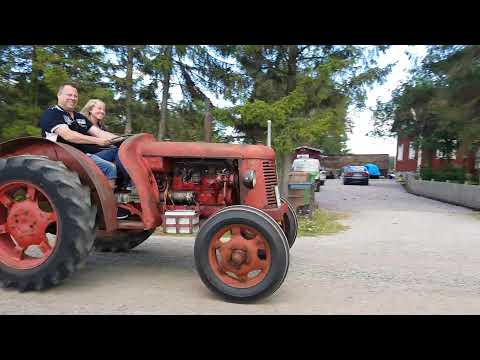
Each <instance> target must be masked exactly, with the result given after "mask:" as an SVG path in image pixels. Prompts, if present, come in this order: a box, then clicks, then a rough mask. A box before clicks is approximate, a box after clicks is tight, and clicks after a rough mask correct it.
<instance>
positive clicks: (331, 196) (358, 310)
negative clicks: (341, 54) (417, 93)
mask: <svg viewBox="0 0 480 360" xmlns="http://www.w3.org/2000/svg"><path fill="white" fill-rule="evenodd" d="M317 201H318V203H319V205H320V207H323V208H327V209H331V210H337V211H343V212H345V211H346V212H349V213H350V214H351V215H350V218H349V219H348V220H345V221H344V223H345V224H347V225H349V226H350V229H349V230H347V231H345V232H342V233H339V234H336V235H333V236H321V237H316V238H313V237H302V238H299V239H297V242H296V244H295V245H294V247H293V248H292V250H291V262H290V270H289V273H288V275H287V278H286V279H285V282H284V283H283V285H282V286H281V288H280V289H279V290H278V291H277V292H276V293H275V294H274V295H273V296H271V297H269V298H267V299H265V300H263V301H261V302H259V303H255V304H248V305H238V304H230V303H227V302H224V301H222V300H221V299H218V298H217V297H215V296H214V295H213V294H211V293H210V291H209V290H208V289H207V288H206V287H205V286H204V285H203V284H202V282H201V281H200V279H199V278H198V276H197V274H196V272H195V268H194V260H193V244H194V239H193V237H188V238H185V237H182V238H175V237H169V238H160V237H153V238H152V239H149V240H148V241H147V242H146V243H144V244H143V245H141V246H139V247H138V248H137V249H135V250H134V251H131V252H130V253H126V254H104V253H95V254H94V255H93V256H92V257H91V258H90V260H89V261H88V263H87V266H86V267H85V268H84V269H82V270H80V271H79V272H77V273H76V274H75V275H74V276H72V277H71V278H69V279H67V281H65V282H64V283H63V284H62V285H61V286H58V287H56V288H53V289H50V290H47V291H43V292H28V293H17V292H16V291H14V290H5V289H2V290H0V314H464V313H480V290H479V283H480V231H479V228H480V220H479V219H477V218H475V217H474V216H473V215H472V214H473V212H472V211H470V210H468V209H465V208H461V207H458V206H452V205H448V204H443V203H440V202H437V201H434V200H429V199H425V198H421V197H416V196H414V195H411V194H408V193H406V192H405V191H404V190H403V188H402V187H401V186H400V185H398V184H396V183H395V182H394V181H391V180H372V181H371V183H370V185H369V186H368V187H367V186H355V185H349V186H344V185H342V184H340V182H339V181H338V180H327V182H326V185H325V186H324V187H322V190H321V191H320V193H318V194H317Z"/></svg>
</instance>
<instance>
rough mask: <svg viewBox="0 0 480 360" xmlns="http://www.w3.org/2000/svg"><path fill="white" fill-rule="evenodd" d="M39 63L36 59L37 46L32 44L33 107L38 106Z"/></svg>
mask: <svg viewBox="0 0 480 360" xmlns="http://www.w3.org/2000/svg"><path fill="white" fill-rule="evenodd" d="M38 70H39V64H38V60H37V46H36V45H33V46H32V74H31V78H30V80H31V86H32V87H31V103H32V105H33V106H34V107H37V106H38V77H39V74H38V73H39V71H38Z"/></svg>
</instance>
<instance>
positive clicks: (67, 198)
mask: <svg viewBox="0 0 480 360" xmlns="http://www.w3.org/2000/svg"><path fill="white" fill-rule="evenodd" d="M119 144H120V145H119V156H120V159H121V161H122V163H123V165H124V167H125V169H126V170H127V172H128V174H129V175H130V177H131V180H132V183H133V185H134V187H133V189H132V190H128V189H127V188H125V187H123V188H122V187H119V188H117V190H115V192H114V191H112V188H111V186H110V185H109V183H108V180H107V178H106V177H105V176H104V175H103V173H102V172H101V171H100V170H99V169H98V168H97V167H96V165H95V164H94V163H93V161H92V160H91V159H90V158H89V157H88V156H86V155H85V154H83V153H82V152H80V151H79V150H77V149H75V148H73V147H71V146H69V145H66V144H63V143H55V142H51V141H49V140H45V139H42V138H36V137H27V138H20V139H16V140H12V141H9V142H5V143H2V144H0V283H1V285H2V286H4V287H13V288H17V289H19V290H20V291H26V290H40V289H44V288H48V287H50V286H53V285H56V284H58V283H59V282H61V281H62V280H64V279H65V278H66V277H68V276H69V275H70V274H72V273H73V272H74V271H76V270H77V269H78V268H79V267H80V266H81V265H82V264H83V263H84V262H85V260H86V258H87V256H88V255H89V254H90V252H91V251H92V249H93V248H96V249H97V250H100V251H112V252H113V251H127V250H129V249H132V248H134V247H136V246H138V245H139V244H141V243H142V242H144V241H145V240H146V239H147V238H148V237H149V236H150V235H152V233H153V232H154V231H155V229H156V228H157V227H159V226H163V229H164V230H165V231H166V232H167V233H171V232H172V233H173V232H174V233H195V232H196V238H195V246H194V257H195V265H196V269H197V272H198V274H199V275H200V278H201V279H202V281H203V282H204V284H205V285H206V286H207V287H208V288H209V289H211V290H212V291H213V292H215V293H217V294H219V295H221V296H223V297H224V298H226V299H227V300H230V301H237V302H246V301H252V300H255V299H259V298H262V297H265V296H268V295H270V294H272V293H273V292H275V291H276V290H277V289H278V288H279V287H280V285H281V284H282V283H283V281H284V279H285V276H286V274H287V271H288V265H289V248H290V247H291V246H292V245H293V243H294V241H295V238H296V236H297V225H298V224H297V218H296V215H295V212H294V211H293V209H292V207H291V206H290V205H289V204H288V202H287V201H286V200H285V199H283V198H280V196H279V192H278V186H277V176H276V169H275V153H274V151H273V150H272V149H271V148H269V147H266V146H263V145H227V144H212V143H194V142H157V141H155V138H154V137H153V136H152V135H149V134H138V135H133V136H128V137H125V138H123V139H122V141H121V142H119ZM118 206H120V207H123V208H126V209H128V210H129V211H130V213H131V214H132V215H131V216H130V217H129V218H128V219H126V220H117V218H116V213H117V208H118ZM197 228H198V231H196V230H197Z"/></svg>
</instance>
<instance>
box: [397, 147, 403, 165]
mask: <svg viewBox="0 0 480 360" xmlns="http://www.w3.org/2000/svg"><path fill="white" fill-rule="evenodd" d="M397 151H398V154H397V160H398V161H403V144H399V145H398V149H397Z"/></svg>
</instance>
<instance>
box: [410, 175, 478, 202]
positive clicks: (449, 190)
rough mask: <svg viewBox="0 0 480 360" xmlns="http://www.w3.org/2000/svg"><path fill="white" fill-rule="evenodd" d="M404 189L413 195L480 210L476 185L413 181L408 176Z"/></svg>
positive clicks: (412, 177) (413, 178)
mask: <svg viewBox="0 0 480 360" xmlns="http://www.w3.org/2000/svg"><path fill="white" fill-rule="evenodd" d="M405 188H406V189H407V191H408V192H410V193H412V194H415V195H420V196H424V197H428V198H430V199H435V200H440V201H444V202H447V203H450V204H455V205H461V206H465V207H468V208H471V209H476V210H480V186H478V185H463V184H456V183H447V182H440V181H426V180H415V177H414V176H412V175H410V176H407V181H406V183H405Z"/></svg>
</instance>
